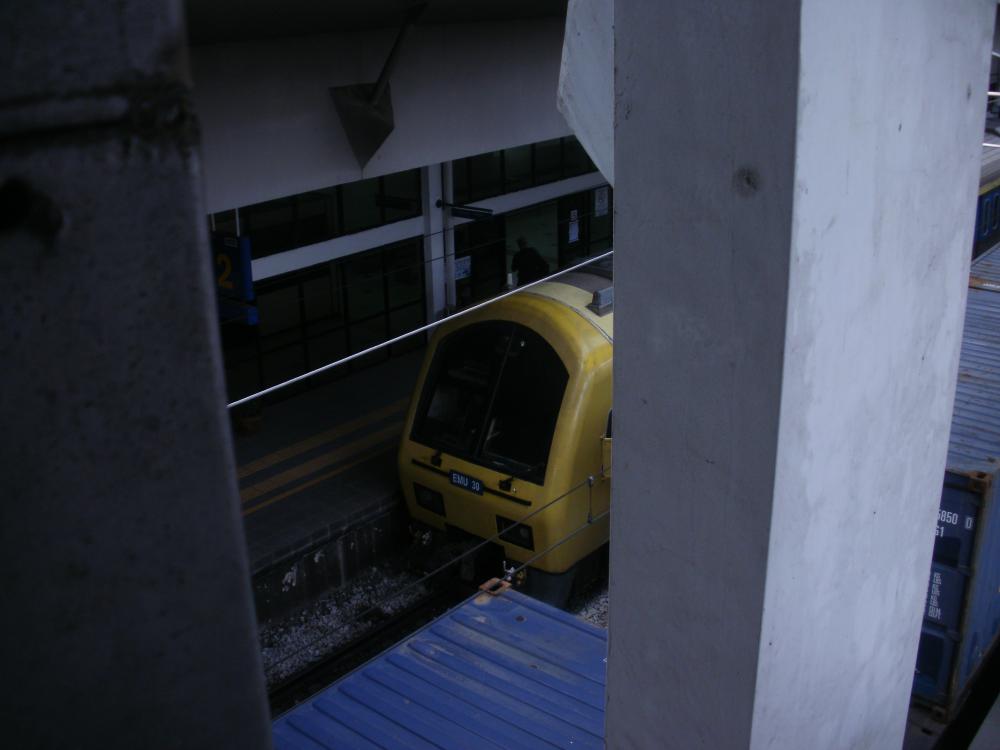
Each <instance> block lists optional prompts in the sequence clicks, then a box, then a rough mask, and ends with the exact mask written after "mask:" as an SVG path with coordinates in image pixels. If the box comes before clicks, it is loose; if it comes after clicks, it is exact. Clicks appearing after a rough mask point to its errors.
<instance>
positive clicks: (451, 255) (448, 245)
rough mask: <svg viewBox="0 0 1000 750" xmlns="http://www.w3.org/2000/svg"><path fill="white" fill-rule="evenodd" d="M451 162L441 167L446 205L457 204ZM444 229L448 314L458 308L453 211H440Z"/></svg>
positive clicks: (442, 209) (444, 209) (445, 284)
mask: <svg viewBox="0 0 1000 750" xmlns="http://www.w3.org/2000/svg"><path fill="white" fill-rule="evenodd" d="M451 170H452V167H451V162H450V161H446V162H444V163H443V164H442V165H441V190H442V193H443V200H444V202H445V203H454V202H455V189H454V183H453V181H452V176H451V175H452V171H451ZM438 210H440V211H441V217H442V222H443V228H444V235H443V236H444V289H445V303H446V305H447V309H448V312H453V311H454V310H455V308H456V307H457V306H458V302H457V296H456V294H455V228H454V226H453V225H452V219H451V211H449V210H448V209H446V208H441V209H438Z"/></svg>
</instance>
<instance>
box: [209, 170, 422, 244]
mask: <svg viewBox="0 0 1000 750" xmlns="http://www.w3.org/2000/svg"><path fill="white" fill-rule="evenodd" d="M420 214H421V205H420V170H419V169H410V170H407V171H405V172H397V173H395V174H390V175H385V176H384V177H373V178H371V179H368V180H359V181H357V182H350V183H346V184H344V185H336V186H333V187H328V188H323V189H322V190H310V191H307V192H304V193H297V194H296V195H290V196H285V197H282V198H277V199H275V200H270V201H264V202H262V203H254V204H252V205H249V206H241V207H240V209H239V227H240V234H241V235H244V236H246V237H249V238H250V251H251V253H252V256H253V257H254V258H264V257H267V256H268V255H274V254H275V253H280V252H284V251H286V250H291V249H293V248H296V247H302V246H304V245H312V244H314V243H317V242H323V241H324V240H329V239H333V238H334V237H340V236H342V235H345V234H353V233H355V232H361V231H363V230H365V229H372V228H374V227H377V226H382V225H383V224H391V223H392V222H394V221H401V220H403V219H411V218H414V217H416V216H420ZM210 222H211V223H214V226H215V229H216V231H226V232H231V233H233V234H235V233H236V211H235V210H229V211H221V212H219V213H217V214H214V215H213V216H212V217H211V220H210Z"/></svg>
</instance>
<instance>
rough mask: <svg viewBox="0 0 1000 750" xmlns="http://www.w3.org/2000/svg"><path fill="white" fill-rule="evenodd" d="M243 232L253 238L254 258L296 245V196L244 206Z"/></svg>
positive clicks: (241, 229)
mask: <svg viewBox="0 0 1000 750" xmlns="http://www.w3.org/2000/svg"><path fill="white" fill-rule="evenodd" d="M240 232H241V233H242V234H244V235H246V236H248V237H249V238H250V254H251V256H252V257H254V258H263V257H264V256H267V255H273V254H274V253H279V252H282V251H284V250H290V249H291V248H293V247H295V222H294V208H293V205H292V199H291V198H279V199H278V200H273V201H266V202H264V203H255V204H254V205H252V206H245V207H243V208H241V209H240Z"/></svg>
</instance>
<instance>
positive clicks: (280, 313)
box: [257, 284, 301, 336]
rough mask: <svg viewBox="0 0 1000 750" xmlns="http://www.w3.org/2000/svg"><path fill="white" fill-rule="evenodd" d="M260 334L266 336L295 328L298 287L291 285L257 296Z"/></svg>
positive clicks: (297, 322)
mask: <svg viewBox="0 0 1000 750" xmlns="http://www.w3.org/2000/svg"><path fill="white" fill-rule="evenodd" d="M257 312H258V316H259V318H260V334H261V335H262V336H267V335H270V334H272V333H277V332H278V331H284V330H287V329H289V328H292V327H297V326H298V325H299V324H300V322H301V319H300V316H299V285H298V284H291V285H289V286H285V287H280V288H278V289H274V290H271V291H266V292H259V293H258V294H257Z"/></svg>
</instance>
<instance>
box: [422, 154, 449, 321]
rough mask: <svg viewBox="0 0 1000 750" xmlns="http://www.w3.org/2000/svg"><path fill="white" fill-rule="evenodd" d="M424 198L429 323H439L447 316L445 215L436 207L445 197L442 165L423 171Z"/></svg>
mask: <svg viewBox="0 0 1000 750" xmlns="http://www.w3.org/2000/svg"><path fill="white" fill-rule="evenodd" d="M420 183H421V184H420V194H421V195H422V196H423V198H422V204H423V214H424V297H425V299H426V302H427V320H428V321H432V320H439V319H440V318H441V317H442V316H443V315H444V313H445V305H446V301H445V282H444V255H445V253H444V214H445V213H446V212H445V211H443V210H441V209H440V208H438V207H437V206H436V205H435V204H436V203H437V201H438V199H439V198H442V197H443V193H442V190H441V165H440V164H432V165H430V166H429V167H422V168H421V170H420Z"/></svg>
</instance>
